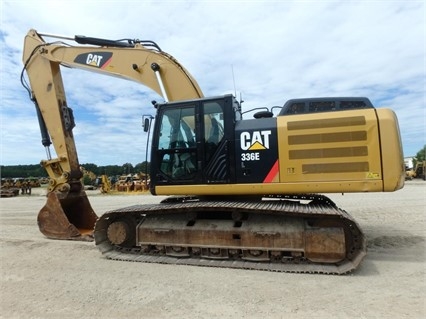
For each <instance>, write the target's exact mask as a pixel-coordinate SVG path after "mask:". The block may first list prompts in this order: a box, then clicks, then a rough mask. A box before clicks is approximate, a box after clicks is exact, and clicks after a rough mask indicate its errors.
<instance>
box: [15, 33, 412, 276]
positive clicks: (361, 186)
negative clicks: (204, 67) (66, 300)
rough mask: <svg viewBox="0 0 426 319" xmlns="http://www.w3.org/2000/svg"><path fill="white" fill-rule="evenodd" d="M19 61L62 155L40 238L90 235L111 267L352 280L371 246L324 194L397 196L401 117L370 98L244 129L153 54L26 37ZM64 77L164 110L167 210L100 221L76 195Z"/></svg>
mask: <svg viewBox="0 0 426 319" xmlns="http://www.w3.org/2000/svg"><path fill="white" fill-rule="evenodd" d="M46 37H50V38H59V39H66V40H73V41H76V42H78V43H80V44H84V45H82V46H72V45H68V44H67V45H64V44H63V43H60V42H52V43H48V42H45V40H44V38H46ZM23 61H24V66H25V67H24V68H25V70H26V72H27V74H28V77H29V81H30V86H27V88H28V90H29V92H30V94H31V98H32V100H33V101H34V103H35V105H36V109H37V114H38V116H39V122H40V127H41V131H42V136H43V145H44V146H45V147H46V149H48V148H49V145H50V144H51V143H52V142H53V145H54V147H55V150H56V154H57V158H52V157H51V156H50V152H48V157H49V158H48V160H46V161H43V165H44V167H45V168H46V170H47V172H48V173H49V176H50V179H51V183H50V185H49V194H48V200H47V203H46V205H45V206H44V207H43V208H42V209H41V211H40V213H39V217H38V222H39V227H40V230H41V231H42V233H43V234H45V235H46V236H47V237H50V238H56V239H77V240H83V239H90V236H92V235H93V236H94V238H95V243H96V245H97V246H98V248H99V249H100V250H101V251H102V253H103V254H105V256H107V257H108V258H112V259H121V260H133V261H144V262H158V263H176V262H178V263H179V264H190V265H208V266H217V267H234V268H249V269H262V270H273V271H290V272H318V273H329V274H341V273H347V272H350V271H352V270H353V269H355V268H356V267H357V266H358V265H359V264H360V262H361V261H362V259H363V257H364V255H365V254H366V243H365V237H364V235H363V233H362V231H361V229H360V228H359V226H358V225H357V223H356V222H355V221H354V220H353V219H352V217H351V216H350V215H349V214H348V213H347V212H345V211H344V210H342V209H340V208H338V207H337V206H336V205H335V204H334V203H333V202H332V201H331V200H330V199H329V198H327V197H325V196H324V195H319V194H321V193H345V192H393V191H396V190H398V189H400V188H402V187H403V185H404V177H405V170H404V161H403V154H402V146H401V140H400V133H399V127H398V121H397V118H396V115H395V113H394V112H393V111H392V110H390V109H385V108H380V109H376V108H374V107H373V105H372V104H371V102H370V101H369V100H368V99H366V98H356V97H355V98H351V97H343V98H340V97H336V98H318V99H315V98H310V99H298V100H290V101H288V102H287V103H286V104H285V105H284V107H283V108H282V110H281V112H280V114H279V115H278V116H274V115H273V113H272V112H271V111H263V112H258V113H256V114H255V118H253V119H243V116H242V111H241V106H240V104H239V103H238V101H237V100H236V99H235V98H234V97H233V96H232V95H224V96H215V97H208V98H205V97H203V94H202V92H201V90H200V88H199V86H198V84H197V82H196V81H195V80H194V79H193V77H192V76H191V75H190V74H189V73H188V71H186V69H185V68H183V67H182V66H181V65H180V64H179V63H178V62H177V60H176V59H174V58H173V57H172V56H171V55H169V54H167V53H165V52H163V51H162V50H161V49H160V48H159V47H158V45H156V44H155V43H154V42H152V41H138V40H121V41H113V40H105V39H98V38H87V37H81V36H76V37H62V36H55V35H51V34H40V33H37V32H36V31H35V30H30V31H29V33H28V34H27V36H26V38H25V45H24V56H23ZM60 66H67V67H70V68H81V69H84V70H87V71H92V72H98V73H100V74H106V75H112V76H118V77H120V78H123V79H129V80H133V81H137V82H140V83H141V84H143V85H145V86H147V87H149V88H151V89H153V90H154V91H156V92H157V93H158V94H160V95H161V96H162V97H163V98H164V99H165V101H166V102H165V103H162V104H156V105H155V111H156V117H155V119H156V120H155V126H154V127H153V140H152V146H151V162H150V163H151V167H150V177H151V179H150V190H151V193H152V194H154V195H174V196H172V197H169V198H168V199H167V200H165V201H163V202H162V203H160V204H157V205H136V206H131V207H128V208H123V209H118V210H114V211H110V212H107V213H105V214H103V215H102V216H101V217H99V218H98V217H97V215H96V214H95V213H94V211H93V209H92V208H91V206H90V203H89V201H88V198H87V196H86V194H85V192H84V190H83V189H82V187H81V182H80V178H81V172H80V170H79V169H78V168H79V163H78V156H77V150H76V147H75V143H74V138H73V134H72V129H73V127H74V125H75V124H74V116H73V112H72V110H71V109H70V107H69V105H68V103H67V101H66V97H65V90H64V87H63V83H62V79H61V72H60ZM50 137H52V139H50ZM51 141H52V142H51ZM93 227H94V233H93V234H92V231H93Z"/></svg>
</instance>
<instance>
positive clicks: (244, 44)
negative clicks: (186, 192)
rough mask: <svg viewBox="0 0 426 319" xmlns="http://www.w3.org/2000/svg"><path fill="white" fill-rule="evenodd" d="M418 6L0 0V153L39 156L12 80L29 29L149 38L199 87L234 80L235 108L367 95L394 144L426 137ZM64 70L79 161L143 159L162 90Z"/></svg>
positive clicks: (209, 89)
mask: <svg viewBox="0 0 426 319" xmlns="http://www.w3.org/2000/svg"><path fill="white" fill-rule="evenodd" d="M425 9H426V8H425V1H412V0H403V1H349V0H346V1H231V0H227V1H158V0H157V1H125V0H122V1H90V0H85V1H78V0H74V1H60V0H56V1H37V0H33V1H2V2H1V8H0V11H1V26H0V43H1V68H0V72H1V90H0V94H1V95H0V100H1V104H0V107H1V119H0V120H1V123H0V125H1V149H0V153H1V157H0V164H2V165H16V164H38V163H39V162H40V160H41V159H45V158H46V154H45V151H44V148H43V146H42V145H41V137H40V133H39V129H38V122H37V119H36V114H35V109H34V105H33V103H32V102H31V101H30V100H29V98H28V94H27V92H26V91H25V89H24V88H23V87H22V86H21V84H20V73H21V71H22V67H23V64H22V49H23V41H24V37H25V35H26V33H27V32H28V30H29V29H36V30H37V31H39V32H44V33H52V34H60V35H67V36H74V35H85V36H91V37H99V38H107V39H121V38H132V39H144V40H152V41H155V42H156V43H158V44H159V46H160V47H161V48H162V50H164V51H166V52H168V53H170V54H171V55H173V56H174V57H175V58H176V59H177V60H178V61H179V62H180V63H181V64H183V65H184V67H185V68H186V69H187V70H188V71H189V72H190V73H191V74H192V75H193V76H194V78H195V79H196V80H197V82H198V84H199V85H200V87H201V89H202V91H203V93H204V95H205V96H214V95H221V94H226V93H234V92H237V96H238V97H239V96H240V94H242V96H243V99H244V101H245V102H244V103H243V110H244V111H245V110H248V109H250V108H254V107H259V106H275V105H283V104H284V103H285V101H286V100H288V99H291V98H302V97H325V96H366V97H368V98H370V100H371V101H372V102H373V104H374V105H375V106H376V107H388V108H392V109H393V110H395V111H396V113H397V116H398V118H399V123H400V128H401V135H402V142H403V147H404V155H405V156H412V155H415V154H416V153H417V151H419V150H420V149H421V148H422V147H423V145H424V144H425V117H426V115H425V109H426V108H425V87H426V86H425V81H426V80H425V73H426V72H425V70H426V67H425V49H426V40H425V39H426V34H425V29H426V23H425ZM234 79H235V86H234ZM63 80H64V85H65V91H66V94H67V102H68V106H70V107H71V108H72V109H73V110H74V116H75V120H76V127H75V128H74V135H75V140H76V144H77V149H78V153H79V160H80V163H81V164H84V163H94V164H97V165H121V164H124V163H132V164H133V165H136V164H137V163H141V162H143V161H145V155H146V134H145V133H144V132H143V130H142V127H141V117H142V115H143V114H152V115H154V110H153V108H152V105H151V100H157V101H162V98H161V96H159V95H157V94H156V93H155V92H152V91H151V90H150V89H148V88H147V87H144V86H142V85H140V84H137V83H133V82H129V81H125V80H119V79H116V78H112V77H108V76H104V75H99V74H95V73H90V72H86V71H81V70H76V69H65V70H63ZM52 152H53V154H54V151H53V148H52Z"/></svg>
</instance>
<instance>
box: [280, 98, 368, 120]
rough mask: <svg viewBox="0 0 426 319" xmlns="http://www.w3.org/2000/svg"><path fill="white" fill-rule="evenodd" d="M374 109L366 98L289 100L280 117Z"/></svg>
mask: <svg viewBox="0 0 426 319" xmlns="http://www.w3.org/2000/svg"><path fill="white" fill-rule="evenodd" d="M365 108H374V107H373V104H371V102H370V100H369V99H368V98H366V97H340V98H339V97H332V98H326V97H324V98H307V99H291V100H288V101H287V102H286V103H285V104H284V106H283V108H282V110H281V112H280V113H279V114H278V116H280V115H292V114H306V113H318V112H334V111H346V110H355V109H365Z"/></svg>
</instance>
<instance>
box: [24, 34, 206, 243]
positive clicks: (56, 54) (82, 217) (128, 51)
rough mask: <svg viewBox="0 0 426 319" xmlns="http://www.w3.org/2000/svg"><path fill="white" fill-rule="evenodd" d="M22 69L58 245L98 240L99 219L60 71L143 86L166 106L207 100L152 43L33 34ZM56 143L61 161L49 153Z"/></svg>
mask: <svg viewBox="0 0 426 319" xmlns="http://www.w3.org/2000/svg"><path fill="white" fill-rule="evenodd" d="M43 36H44V37H46V38H47V37H49V38H54V39H55V42H51V43H48V42H46V41H45V40H44V38H43ZM60 40H71V41H74V42H77V43H79V44H83V46H75V45H69V44H66V43H63V42H60ZM23 63H24V70H25V71H26V72H27V75H28V78H29V82H30V85H29V86H28V85H27V84H26V83H25V80H24V78H23V74H22V78H21V81H22V82H23V84H24V86H25V87H26V88H27V90H28V91H29V94H30V97H31V99H32V101H33V102H34V104H35V107H36V112H37V116H38V120H39V125H40V131H41V135H42V144H43V146H44V147H45V148H46V154H47V159H46V160H43V161H42V162H41V164H42V165H43V167H44V168H45V169H46V171H47V173H48V175H49V178H50V181H49V186H48V196H47V198H48V199H47V202H46V205H45V206H44V207H43V208H42V209H41V210H40V212H39V215H38V225H39V228H40V231H41V232H42V233H43V234H44V235H46V236H47V237H49V238H54V239H78V240H93V236H92V232H93V228H94V225H95V222H96V220H97V215H96V214H95V212H94V211H93V209H92V207H91V205H90V202H89V200H88V199H87V195H86V193H85V191H84V189H83V185H82V183H81V177H82V172H81V169H80V164H79V161H78V155H77V150H76V146H75V141H74V136H73V131H72V130H73V128H74V126H75V122H74V115H73V111H72V109H71V108H70V107H69V106H68V102H67V99H66V95H65V89H64V85H63V80H62V76H61V66H65V67H69V68H78V69H84V70H87V71H90V72H97V73H101V74H105V75H109V76H115V77H119V78H123V79H126V80H131V81H136V82H139V83H143V84H144V85H145V86H147V87H149V88H151V89H152V90H154V91H155V92H157V93H158V94H159V95H161V96H163V98H164V99H165V100H166V101H176V100H181V99H191V98H199V97H202V96H203V94H202V92H201V90H200V88H199V86H198V84H197V82H196V81H195V80H194V79H193V78H192V76H191V75H190V74H189V73H188V72H187V71H186V70H185V68H184V67H183V66H181V65H180V64H179V63H178V62H177V60H176V59H174V58H173V57H172V56H171V55H169V54H167V53H165V52H163V51H161V49H160V48H159V46H158V45H156V44H155V43H154V42H152V41H138V40H133V41H130V40H128V41H114V40H105V39H99V38H90V37H84V36H75V37H73V38H70V37H64V36H57V35H52V34H40V33H38V32H37V31H35V30H30V31H29V32H28V34H27V35H26V37H25V41H24V52H23ZM24 70H23V71H24ZM52 143H53V146H54V149H55V152H56V157H52V155H51V152H50V148H49V146H50V145H51V144H52Z"/></svg>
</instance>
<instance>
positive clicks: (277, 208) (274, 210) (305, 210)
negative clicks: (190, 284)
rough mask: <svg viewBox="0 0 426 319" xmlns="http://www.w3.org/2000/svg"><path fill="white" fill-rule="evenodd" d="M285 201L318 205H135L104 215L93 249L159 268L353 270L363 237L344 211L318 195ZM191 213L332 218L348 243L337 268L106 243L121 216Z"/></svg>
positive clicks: (171, 202)
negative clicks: (182, 254) (159, 251)
mask: <svg viewBox="0 0 426 319" xmlns="http://www.w3.org/2000/svg"><path fill="white" fill-rule="evenodd" d="M282 198H285V199H299V200H300V199H303V200H305V199H306V200H315V202H316V203H318V204H314V205H312V204H310V205H306V204H300V203H299V202H297V201H296V202H295V201H289V200H280V201H277V200H266V201H265V200H264V201H259V202H246V201H192V200H191V198H189V199H190V200H188V201H185V199H184V198H183V199H182V198H176V199H173V198H171V199H169V200H167V201H166V202H165V203H160V204H152V205H150V204H147V205H135V206H130V207H126V208H121V209H117V210H113V211H109V212H106V213H105V214H104V215H102V216H101V217H100V218H99V220H98V221H97V223H96V225H95V231H94V238H95V243H96V246H98V248H99V250H100V251H101V252H102V254H103V255H104V256H105V257H107V258H109V259H114V260H123V261H136V262H147V263H160V264H176V265H193V266H206V267H223V268H237V269H252V270H264V271H275V272H291V273H318V274H335V275H338V274H347V273H350V272H352V271H353V270H355V269H356V268H357V267H358V266H359V264H360V263H361V261H362V260H363V258H364V256H365V255H366V242H365V237H364V235H363V233H362V231H361V229H360V228H359V226H358V225H357V223H356V222H355V220H354V219H353V218H352V217H351V216H350V215H349V214H348V213H347V212H345V211H344V210H342V209H340V208H338V207H336V205H335V204H334V203H333V202H332V201H331V200H330V199H328V198H327V197H325V196H322V195H311V196H306V195H303V196H296V195H294V196H283V197H282ZM193 209H197V210H198V211H200V210H210V211H212V210H222V211H223V210H225V211H226V210H229V211H237V210H240V211H244V212H249V213H250V212H251V213H260V214H277V215H284V216H295V217H301V218H321V219H322V218H332V219H336V218H337V219H339V221H340V222H343V225H344V229H345V233H346V234H347V236H349V237H350V238H349V240H350V241H351V242H352V246H351V247H350V249H349V250H350V252H349V253H348V254H347V258H346V259H345V260H343V261H341V262H339V263H338V264H321V263H312V262H310V261H302V262H293V263H292V262H288V261H286V262H282V263H280V262H253V261H245V260H230V259H228V260H218V259H203V258H199V257H185V258H177V257H170V256H166V255H158V254H156V255H155V254H143V253H142V252H141V250H140V248H138V247H133V248H126V247H118V246H115V245H112V244H111V243H110V242H109V240H108V239H107V228H108V225H109V224H110V221H113V220H115V219H116V218H118V217H122V216H130V215H131V216H133V217H135V218H136V219H140V218H142V216H143V215H148V214H179V213H187V212H189V211H191V210H193Z"/></svg>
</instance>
